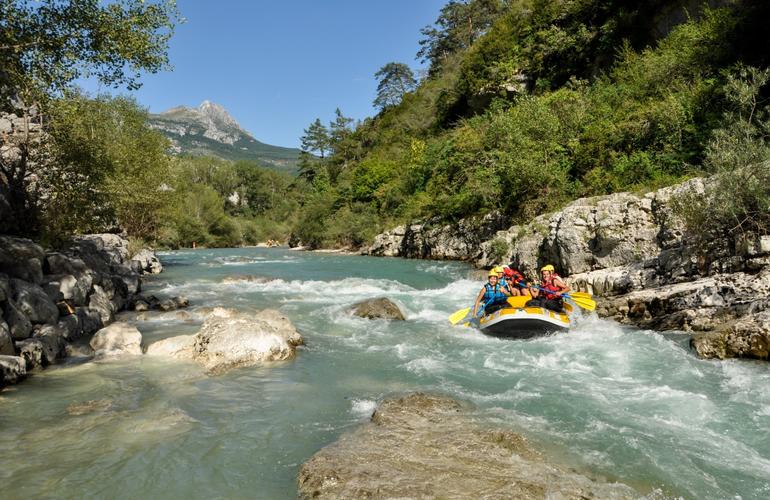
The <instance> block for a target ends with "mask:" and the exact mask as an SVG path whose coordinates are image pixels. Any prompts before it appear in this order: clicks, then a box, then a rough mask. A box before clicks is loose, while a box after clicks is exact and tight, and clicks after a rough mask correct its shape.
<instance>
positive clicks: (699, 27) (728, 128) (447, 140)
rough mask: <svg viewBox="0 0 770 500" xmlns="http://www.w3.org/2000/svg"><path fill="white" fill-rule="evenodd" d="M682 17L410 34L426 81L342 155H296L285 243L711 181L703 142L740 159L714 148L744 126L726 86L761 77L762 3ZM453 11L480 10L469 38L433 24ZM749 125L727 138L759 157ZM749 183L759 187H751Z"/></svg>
mask: <svg viewBox="0 0 770 500" xmlns="http://www.w3.org/2000/svg"><path fill="white" fill-rule="evenodd" d="M492 4H494V5H495V6H496V7H494V8H492V9H490V5H492ZM682 5H684V3H682V4H681V5H678V6H677V5H672V3H671V2H662V1H655V0H649V1H645V2H638V3H635V6H634V7H631V8H629V7H627V4H626V3H625V2H619V1H610V0H603V1H602V0H584V1H580V2H555V1H550V0H531V1H525V0H521V1H509V2H501V3H494V2H492V3H490V2H482V1H478V0H468V1H465V2H450V4H448V5H447V8H445V9H444V10H442V13H441V17H440V18H439V20H438V21H437V24H436V27H435V28H434V31H429V30H425V32H426V33H427V32H429V33H430V35H429V36H430V37H431V38H430V40H432V41H429V42H426V43H425V44H423V48H424V50H423V51H422V52H421V54H422V55H424V56H426V55H428V54H429V53H427V52H425V47H430V46H431V45H429V44H430V43H433V44H434V45H433V46H435V47H442V48H440V49H438V48H437V49H436V52H433V53H434V54H435V57H429V58H428V59H429V61H430V62H431V72H430V76H429V77H428V78H426V79H424V80H423V81H422V82H421V83H420V85H419V86H418V88H417V89H416V90H415V91H414V92H409V93H406V94H405V95H404V96H403V98H402V100H401V102H400V103H399V104H398V105H394V106H390V107H386V108H385V109H383V110H382V111H381V112H380V113H379V114H378V115H377V116H375V117H374V118H371V119H367V120H365V121H364V122H363V123H361V124H360V125H359V126H357V127H356V128H355V130H350V131H349V133H348V134H347V136H346V144H345V147H344V148H343V147H340V146H339V145H338V143H337V142H335V140H330V143H329V146H328V150H329V151H331V154H328V155H326V156H325V157H324V158H317V157H314V156H306V161H305V171H307V172H310V171H312V175H309V176H305V178H306V179H307V181H308V185H306V186H305V187H302V196H301V198H300V203H301V205H302V209H301V212H300V216H299V218H298V219H297V220H298V223H299V225H297V226H295V227H294V234H295V236H296V237H297V238H298V239H300V240H301V241H303V242H304V243H306V244H309V245H311V246H320V245H355V244H357V242H359V241H362V240H365V239H366V238H367V237H368V235H373V234H376V233H377V232H378V230H382V229H386V228H388V227H389V226H392V225H395V224H397V223H403V222H407V221H409V220H412V219H415V218H422V219H426V218H435V217H438V218H439V219H440V220H444V221H452V220H457V219H459V218H463V217H469V216H476V215H482V214H484V213H487V212H489V211H492V210H496V211H500V212H502V213H504V214H506V215H508V216H510V217H511V219H514V220H525V219H527V218H529V217H532V216H534V215H537V214H540V213H543V212H548V211H553V210H556V209H558V208H559V207H560V206H561V205H562V204H564V203H565V202H567V201H569V200H571V199H574V198H576V197H579V196H586V195H595V194H605V193H611V192H614V191H618V190H643V189H650V188H655V187H659V186H662V185H667V184H671V183H673V182H677V181H679V180H682V179H684V178H687V177H688V176H692V175H699V174H701V173H711V172H714V171H716V169H715V167H714V166H713V164H714V161H715V158H716V156H717V153H716V151H717V145H718V144H719V145H722V146H723V147H722V148H720V149H724V148H727V149H729V150H730V151H732V152H730V153H725V152H724V151H723V152H721V153H719V155H722V156H725V155H727V156H729V155H735V154H738V153H737V151H740V150H741V149H742V148H744V147H747V144H746V140H743V142H740V141H738V140H737V139H730V140H728V139H727V138H726V134H727V135H729V134H728V132H730V133H731V134H733V135H735V134H736V132H735V131H736V126H737V127H739V128H740V127H741V120H744V121H745V117H744V118H741V115H739V114H736V113H735V112H729V111H730V110H731V109H733V107H734V105H733V104H732V103H733V100H734V99H732V97H731V93H733V92H734V91H733V90H731V89H732V87H734V86H735V82H737V81H745V78H742V77H741V73H742V72H743V71H745V69H744V68H745V67H746V66H747V65H751V66H753V67H758V68H764V67H766V66H767V63H768V57H769V56H768V54H770V50H769V49H770V42H769V41H768V39H767V38H766V37H764V36H762V30H763V28H762V22H761V19H767V18H768V17H767V15H768V14H770V6H765V5H761V4H759V3H753V2H737V3H735V4H731V5H729V6H728V7H725V8H721V9H706V8H703V9H701V10H700V11H698V12H691V13H690V15H691V16H692V17H689V18H688V17H687V16H685V15H683V14H684V13H685V11H684V7H683V6H682ZM460 6H462V8H463V9H469V10H466V11H464V12H466V14H465V15H467V13H468V12H476V13H477V14H479V15H482V14H483V15H482V17H484V16H486V15H487V14H488V13H490V12H494V16H493V19H491V20H489V22H488V23H487V24H485V25H484V26H485V27H486V28H485V29H481V30H480V31H479V32H478V33H476V32H474V34H475V36H478V38H477V39H475V40H471V38H472V37H469V36H468V34H467V33H466V34H465V35H463V34H462V30H465V29H467V25H465V24H462V23H459V24H458V23H449V22H447V21H446V19H445V18H446V16H447V15H448V14H449V13H450V11H451V9H458V8H459V7H460ZM447 9H449V10H447ZM474 9H476V10H474ZM496 9H499V10H496ZM458 12H459V11H458ZM677 16H679V17H677ZM466 19H467V18H466ZM677 22H678V24H677ZM667 23H670V24H671V25H675V26H673V27H671V28H670V29H669V27H668V26H669V24H667ZM455 30H457V31H455ZM463 37H465V38H463ZM450 40H467V42H466V43H449V42H448V41H450ZM445 42H446V43H445ZM753 85H754V87H753V88H754V90H755V95H756V96H757V99H760V100H761V98H762V96H766V95H767V94H768V90H769V89H768V86H767V85H766V84H765V83H764V82H760V81H758V80H756V79H755V80H754V84H753ZM760 119H761V118H760V116H759V114H755V115H754V116H753V118H752V120H753V123H754V125H752V127H753V129H752V130H753V131H751V132H746V131H744V132H743V133H742V134H743V135H742V137H750V138H751V140H750V141H749V142H751V144H755V145H759V146H757V147H760V149H761V148H763V147H765V146H766V140H767V131H766V129H764V128H763V126H764V125H761V124H759V122H757V120H760ZM752 120H749V121H752ZM316 125H318V124H316ZM744 128H745V127H744ZM723 136H724V137H723ZM720 137H721V138H720ZM760 156H761V155H760ZM760 156H757V155H752V158H759V157H760ZM723 163H725V162H723ZM727 163H728V165H727V166H725V167H724V169H727V170H730V169H735V168H737V167H740V166H741V165H742V164H743V163H741V162H738V161H737V160H736V162H732V161H727ZM747 175H750V176H754V175H755V174H747ZM752 178H753V177H752ZM756 178H757V182H755V183H754V184H756V186H760V185H761V184H762V182H761V180H764V179H765V178H766V177H761V176H757V177H756ZM742 185H744V186H746V185H752V184H751V183H749V184H747V183H746V182H743V183H742ZM747 196H749V197H756V196H758V194H757V192H756V190H754V191H751V193H748V194H747ZM742 199H744V200H745V199H746V198H742ZM741 203H743V202H741ZM757 209H763V210H765V211H767V204H765V205H762V204H761V203H759V204H758V205H757ZM340 228H343V231H342V232H340ZM344 228H347V233H345V231H344Z"/></svg>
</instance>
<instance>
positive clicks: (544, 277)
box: [526, 264, 569, 312]
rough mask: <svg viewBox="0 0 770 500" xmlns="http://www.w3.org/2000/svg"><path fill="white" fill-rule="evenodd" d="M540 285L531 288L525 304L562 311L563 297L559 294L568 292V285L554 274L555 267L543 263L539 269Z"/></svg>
mask: <svg viewBox="0 0 770 500" xmlns="http://www.w3.org/2000/svg"><path fill="white" fill-rule="evenodd" d="M540 277H541V280H540V286H539V287H538V288H535V287H533V288H531V289H530V293H531V294H532V299H531V300H529V301H528V302H527V304H526V305H527V306H528V307H530V306H534V307H545V308H546V309H550V310H552V311H556V312H562V311H564V299H562V297H561V294H563V293H566V292H569V287H568V286H567V284H566V283H565V282H564V280H563V279H562V278H561V276H559V275H558V274H556V269H555V268H554V267H553V266H552V265H551V264H548V265H545V266H543V267H542V268H541V269H540Z"/></svg>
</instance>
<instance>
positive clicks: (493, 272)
mask: <svg viewBox="0 0 770 500" xmlns="http://www.w3.org/2000/svg"><path fill="white" fill-rule="evenodd" d="M495 269H497V268H495V267H493V268H492V269H490V270H489V273H487V278H489V277H490V276H494V277H495V278H497V271H495Z"/></svg>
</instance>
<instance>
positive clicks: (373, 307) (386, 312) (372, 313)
mask: <svg viewBox="0 0 770 500" xmlns="http://www.w3.org/2000/svg"><path fill="white" fill-rule="evenodd" d="M351 312H352V313H353V314H354V315H356V316H359V317H361V318H367V319H392V320H397V321H404V320H405V319H406V318H404V313H402V312H401V309H399V308H398V306H397V305H396V304H394V303H393V302H392V301H391V300H390V299H388V298H385V297H380V298H377V299H367V300H362V301H361V302H356V303H355V304H353V306H352V307H351Z"/></svg>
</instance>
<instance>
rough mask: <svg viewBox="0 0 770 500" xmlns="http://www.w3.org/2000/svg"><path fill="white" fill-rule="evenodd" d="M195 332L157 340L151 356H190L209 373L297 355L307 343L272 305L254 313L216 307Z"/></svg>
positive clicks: (148, 351) (149, 353) (218, 373)
mask: <svg viewBox="0 0 770 500" xmlns="http://www.w3.org/2000/svg"><path fill="white" fill-rule="evenodd" d="M206 314H207V316H206V319H205V320H204V322H203V325H201V328H200V330H199V331H198V333H197V334H195V335H180V336H177V337H171V338H168V339H165V340H161V341H158V342H154V343H153V344H151V345H150V346H149V347H148V348H147V354H148V355H152V356H167V357H172V358H176V359H191V360H193V361H196V362H197V363H199V364H201V365H202V366H203V367H204V369H205V370H206V371H207V372H208V373H209V374H210V375H220V374H222V373H225V372H227V371H229V370H232V369H233V368H239V367H244V366H253V365H256V364H260V363H263V362H267V361H284V360H287V359H291V358H293V357H294V355H295V352H296V347H297V346H299V345H302V344H303V343H304V341H303V339H302V336H301V335H300V334H299V332H297V330H296V329H295V328H294V325H292V324H291V322H290V321H289V319H288V318H287V317H286V316H284V315H283V314H281V313H280V312H278V311H276V310H273V309H265V310H263V311H259V312H255V313H251V312H242V311H237V310H235V309H226V308H222V307H215V308H213V309H212V310H210V311H209V310H207V311H206Z"/></svg>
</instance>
